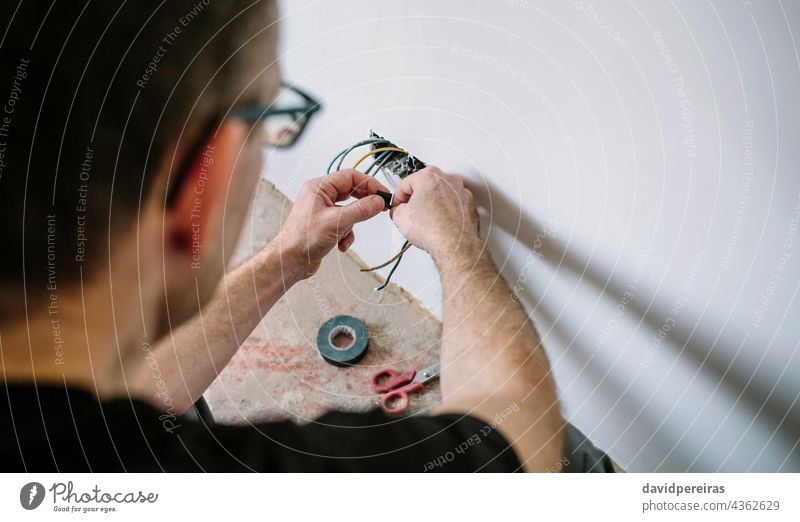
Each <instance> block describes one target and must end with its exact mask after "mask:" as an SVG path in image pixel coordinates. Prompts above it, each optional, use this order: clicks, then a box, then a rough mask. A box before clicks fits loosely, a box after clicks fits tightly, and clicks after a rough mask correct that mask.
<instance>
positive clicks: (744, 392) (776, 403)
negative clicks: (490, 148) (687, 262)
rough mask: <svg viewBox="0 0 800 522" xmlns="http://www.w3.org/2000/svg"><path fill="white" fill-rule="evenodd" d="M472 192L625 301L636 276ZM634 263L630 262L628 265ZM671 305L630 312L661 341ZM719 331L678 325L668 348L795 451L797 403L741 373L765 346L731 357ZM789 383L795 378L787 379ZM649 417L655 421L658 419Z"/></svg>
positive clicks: (496, 197) (553, 261) (559, 259)
mask: <svg viewBox="0 0 800 522" xmlns="http://www.w3.org/2000/svg"><path fill="white" fill-rule="evenodd" d="M484 179H485V178H484ZM468 188H469V189H470V190H472V192H473V193H474V194H475V199H476V201H477V202H478V205H479V206H481V207H483V208H484V209H491V215H492V224H493V225H494V226H498V227H499V228H500V229H502V230H503V231H504V232H506V233H507V234H509V235H510V236H512V237H514V238H515V239H516V241H517V242H519V243H522V244H523V245H526V246H528V247H529V248H530V247H531V246H532V245H534V244H536V243H537V242H538V244H537V247H538V246H539V245H541V247H540V248H537V249H536V250H537V252H538V253H539V254H540V255H541V258H542V259H543V260H544V261H545V262H547V263H548V264H550V265H552V266H553V267H554V268H557V269H558V270H567V271H570V272H573V273H574V274H576V275H578V276H579V277H580V279H581V282H583V283H584V284H590V285H592V286H593V287H595V289H596V290H597V291H598V292H599V293H601V294H602V295H603V296H604V297H605V298H606V299H609V300H611V301H612V302H619V301H620V300H621V299H622V298H623V296H624V295H625V293H626V292H627V291H628V287H627V285H628V280H629V277H630V274H628V273H625V272H624V271H620V270H616V271H611V270H605V271H604V270H603V267H601V266H599V265H598V263H592V260H591V259H589V258H586V257H582V256H580V255H579V254H578V253H577V252H576V251H575V249H574V248H571V247H570V246H569V244H568V243H565V242H563V241H561V240H559V239H558V238H556V237H551V236H550V235H547V234H542V230H546V227H547V226H548V225H547V224H546V223H542V222H538V221H537V220H535V219H532V218H529V217H527V216H525V215H524V214H523V213H522V212H521V209H520V208H519V206H518V205H517V204H516V203H515V202H513V201H510V200H509V199H508V198H507V197H505V196H504V195H503V194H502V193H501V191H499V190H493V189H492V187H490V186H487V185H485V184H484V185H480V186H479V185H475V184H469V183H468ZM505 262H506V263H509V262H510V259H506V260H505ZM631 264H632V263H631V262H627V263H625V264H624V265H623V266H631ZM516 268H521V267H516ZM642 286H643V287H644V285H642ZM643 290H644V288H643ZM531 297H534V298H535V299H534V302H536V303H537V304H536V312H537V313H541V314H542V315H543V316H544V318H545V319H547V320H548V321H549V322H550V323H551V324H555V323H556V317H555V316H554V315H555V314H554V313H553V310H550V309H548V307H547V306H546V302H545V301H542V300H540V299H538V296H531ZM670 302H671V301H670V300H655V299H647V298H646V299H633V300H631V301H630V302H629V303H628V304H627V305H626V310H627V311H628V312H627V313H630V314H631V316H633V317H635V319H636V320H639V319H641V323H640V326H639V328H643V329H645V330H647V331H650V332H652V335H653V336H654V337H655V336H656V335H657V333H658V331H659V328H661V327H662V325H663V324H664V318H665V317H669V316H670V315H671V310H670V307H669V306H666V305H665V304H664V303H670ZM557 329H559V330H560V328H557ZM713 330H714V329H713V328H709V329H703V328H694V326H693V325H692V321H676V322H675V324H674V325H673V326H672V328H671V329H670V330H669V335H668V336H667V337H666V338H665V339H664V341H663V343H664V344H668V345H670V346H672V351H673V353H679V354H680V357H682V358H685V360H687V362H689V363H690V364H691V365H692V366H694V367H696V368H698V370H699V371H702V372H703V373H704V374H705V375H706V376H708V377H707V378H708V379H713V380H714V381H716V382H718V383H720V388H724V389H725V391H726V392H727V393H728V394H731V396H733V397H738V399H737V400H738V401H739V402H742V403H744V404H746V405H747V406H748V408H749V409H750V410H751V411H753V412H757V413H756V415H757V416H759V417H762V419H763V421H764V422H766V423H768V424H769V425H770V426H774V427H775V430H776V435H777V436H779V437H784V438H787V440H789V441H790V444H789V446H791V445H792V444H794V443H795V442H797V441H800V404H797V402H796V401H795V403H794V404H791V405H790V406H788V408H787V402H783V403H782V402H781V398H780V397H779V396H777V395H776V394H775V390H776V383H775V382H774V381H772V380H771V378H770V377H769V376H768V375H767V371H766V370H765V371H763V373H761V374H760V373H759V371H758V370H759V369H753V372H752V373H751V374H750V375H747V374H743V373H742V371H741V367H745V365H741V364H740V365H738V366H739V367H740V368H736V367H735V366H736V365H735V364H734V363H735V362H736V357H737V356H738V353H741V352H744V351H745V350H751V351H757V350H761V349H764V348H765V347H759V346H757V345H756V343H755V342H754V341H751V340H748V342H747V343H746V344H744V345H742V349H741V351H739V352H737V355H734V356H733V358H731V357H730V352H729V351H727V350H723V349H721V348H720V347H722V346H726V345H729V346H730V345H733V346H738V345H739V344H740V343H741V337H739V338H736V339H734V338H733V337H732V336H733V335H735V334H732V333H724V334H723V333H720V334H719V336H718V337H716V338H715V337H714V336H712V335H711V332H713ZM563 337H564V338H570V339H572V341H571V345H577V346H576V347H577V348H578V349H579V350H585V353H590V352H591V347H589V346H588V343H587V342H586V338H587V336H585V335H584V336H580V337H576V336H574V335H573V336H569V335H564V336H563ZM598 376H599V373H598ZM785 378H787V379H788V378H791V376H788V375H786V376H785ZM609 384H617V383H609ZM616 391H617V396H619V395H620V394H622V393H624V390H623V389H622V388H621V387H619V386H617V387H616ZM643 413H644V414H647V412H643ZM649 416H651V417H653V418H655V415H649ZM660 420H661V417H658V418H657V419H656V424H657V423H658V422H660ZM795 449H797V446H795ZM795 453H796V451H795Z"/></svg>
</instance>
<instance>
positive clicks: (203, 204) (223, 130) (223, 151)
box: [164, 120, 248, 271]
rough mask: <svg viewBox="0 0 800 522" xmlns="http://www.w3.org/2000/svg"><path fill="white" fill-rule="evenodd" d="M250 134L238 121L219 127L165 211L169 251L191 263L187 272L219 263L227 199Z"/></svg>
mask: <svg viewBox="0 0 800 522" xmlns="http://www.w3.org/2000/svg"><path fill="white" fill-rule="evenodd" d="M247 130H248V129H247V126H246V125H245V124H243V123H241V122H238V121H235V120H226V121H224V122H222V123H221V124H220V125H219V126H218V127H216V130H215V131H214V132H212V134H211V135H209V137H208V138H207V140H206V142H205V143H204V144H203V147H202V148H201V149H200V151H199V152H198V153H197V155H196V157H195V158H194V162H193V164H192V167H191V168H190V170H189V171H188V172H187V173H186V175H185V177H184V179H182V180H181V181H180V182H179V183H180V184H179V185H178V186H176V187H174V189H173V190H175V193H174V199H172V201H171V202H170V205H169V206H168V207H167V208H166V209H165V212H164V240H165V241H166V242H167V245H165V247H166V248H167V249H168V250H170V251H171V253H172V254H177V255H178V256H180V257H183V258H184V259H186V260H189V266H188V267H187V268H190V269H192V270H193V271H196V270H198V269H200V268H201V265H202V264H203V263H206V262H212V263H213V262H215V261H216V254H217V252H218V250H219V248H218V247H219V246H220V245H219V242H220V239H221V233H220V231H221V227H222V225H223V219H222V218H223V209H224V207H225V197H226V195H227V193H228V186H229V184H230V182H231V180H232V176H233V174H234V171H235V166H236V162H237V158H238V157H239V154H240V152H241V150H242V147H243V145H244V142H245V139H246V135H247ZM208 268H210V267H208Z"/></svg>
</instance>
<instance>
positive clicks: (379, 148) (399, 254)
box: [353, 147, 411, 272]
mask: <svg viewBox="0 0 800 522" xmlns="http://www.w3.org/2000/svg"><path fill="white" fill-rule="evenodd" d="M388 151H392V152H405V151H404V150H403V149H400V148H397V147H378V148H377V149H372V150H371V151H369V152H367V153H366V154H364V155H363V156H361V157H360V158H358V161H356V162H355V164H354V165H353V170H355V169H356V168H358V166H359V165H361V163H362V162H363V161H364V160H365V159H367V158H369V157H370V156H374V155H375V154H378V153H380V152H388ZM409 248H411V243H409V244H407V245H406V246H405V247H403V249H402V250H400V252H398V253H396V254H395V255H393V256H392V257H391V259H389V260H388V261H386V262H385V263H381V264H380V265H377V266H373V267H372V268H362V269H361V272H372V271H373V270H378V269H380V268H383V267H385V266H387V265H390V264H391V263H392V262H393V261H395V260H397V258H398V257H400V256H402V255H403V254H405V253H406V251H407V250H408V249H409Z"/></svg>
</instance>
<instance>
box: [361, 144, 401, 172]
mask: <svg viewBox="0 0 800 522" xmlns="http://www.w3.org/2000/svg"><path fill="white" fill-rule="evenodd" d="M390 150H391V151H394V152H405V151H404V150H403V149H398V148H397V147H379V148H377V149H372V150H371V151H369V152H367V153H366V154H364V155H363V156H361V157H360V158H358V161H356V164H355V165H353V169H354V170H355V169H356V168H357V167H358V166H359V165H361V162H362V161H364V160H365V159H367V158H369V157H370V156H372V155H374V154H378V153H379V152H386V151H390Z"/></svg>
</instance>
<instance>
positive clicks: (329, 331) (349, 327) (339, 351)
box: [317, 315, 369, 366]
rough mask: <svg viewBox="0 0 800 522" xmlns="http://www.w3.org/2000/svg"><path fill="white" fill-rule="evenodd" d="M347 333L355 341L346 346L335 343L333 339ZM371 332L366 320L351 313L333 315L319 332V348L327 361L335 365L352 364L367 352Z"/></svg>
mask: <svg viewBox="0 0 800 522" xmlns="http://www.w3.org/2000/svg"><path fill="white" fill-rule="evenodd" d="M339 334H345V335H348V336H350V337H352V338H353V343H352V344H350V345H349V346H346V347H344V348H338V347H337V346H336V345H335V344H333V339H334V338H335V337H336V336H337V335H339ZM368 346H369V333H368V331H367V325H365V324H364V321H362V320H361V319H358V318H356V317H352V316H350V315H337V316H335V317H331V318H330V319H328V320H327V321H325V323H323V325H322V326H320V328H319V332H317V349H318V350H319V354H320V355H321V356H322V358H323V359H325V362H327V363H329V364H332V365H334V366H350V365H351V364H355V363H357V362H358V361H359V360H361V358H362V357H364V354H366V353H367V347H368Z"/></svg>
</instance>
